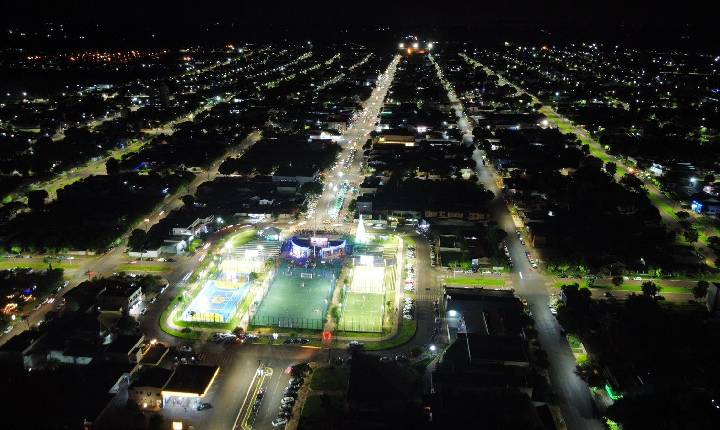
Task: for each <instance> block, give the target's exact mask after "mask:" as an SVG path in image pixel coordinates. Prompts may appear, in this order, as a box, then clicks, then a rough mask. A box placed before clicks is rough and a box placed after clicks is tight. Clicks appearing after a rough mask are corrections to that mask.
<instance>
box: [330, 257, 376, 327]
mask: <svg viewBox="0 0 720 430" xmlns="http://www.w3.org/2000/svg"><path fill="white" fill-rule="evenodd" d="M384 301H385V267H373V266H355V269H354V270H353V279H352V283H351V284H350V291H348V292H347V293H346V296H345V302H344V303H343V309H342V316H341V317H340V324H339V328H340V330H345V331H363V332H375V333H379V332H382V322H383V316H384V315H385V309H384V307H383V302H384Z"/></svg>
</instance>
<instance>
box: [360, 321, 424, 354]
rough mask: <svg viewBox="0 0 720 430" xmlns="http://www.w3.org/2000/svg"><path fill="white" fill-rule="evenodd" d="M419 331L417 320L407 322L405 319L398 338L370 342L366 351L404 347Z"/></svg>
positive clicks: (366, 346) (366, 345)
mask: <svg viewBox="0 0 720 430" xmlns="http://www.w3.org/2000/svg"><path fill="white" fill-rule="evenodd" d="M416 330H417V321H415V320H406V319H404V318H403V320H402V323H401V324H400V330H399V331H398V334H397V336H395V337H393V338H391V339H386V340H381V341H379V342H368V343H366V344H365V350H366V351H380V350H383V349H390V348H395V347H397V346H400V345H404V344H406V343H408V342H409V341H410V339H412V338H413V336H415V331H416Z"/></svg>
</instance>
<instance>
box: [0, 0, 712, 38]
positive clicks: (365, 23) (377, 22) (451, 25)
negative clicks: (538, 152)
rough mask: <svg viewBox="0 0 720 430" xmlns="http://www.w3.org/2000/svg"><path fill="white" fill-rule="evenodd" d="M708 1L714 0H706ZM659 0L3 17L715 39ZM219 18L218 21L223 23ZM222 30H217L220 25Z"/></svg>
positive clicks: (138, 25)
mask: <svg viewBox="0 0 720 430" xmlns="http://www.w3.org/2000/svg"><path fill="white" fill-rule="evenodd" d="M705 4H707V3H705ZM671 6H672V7H670V5H668V6H666V5H664V4H663V3H662V2H653V1H645V0H642V1H620V0H609V1H568V0H560V1H547V0H546V1H542V0H540V1H518V0H503V1H496V2H491V1H482V0H475V1H469V0H466V1H458V0H443V1H425V0H423V1H412V2H411V1H390V0H385V1H377V0H365V1H358V2H348V1H339V0H337V1H327V0H320V1H312V0H310V1H229V0H225V1H220V0H204V1H193V0H176V1H137V0H129V1H121V2H112V1H86V0H63V1H49V0H24V1H14V0H10V1H5V2H3V13H2V14H0V15H1V16H0V23H2V24H4V25H5V26H8V25H21V24H22V25H37V24H38V23H42V22H44V21H50V20H51V21H55V22H65V23H68V24H73V25H76V26H85V27H87V26H88V25H89V24H90V25H93V24H94V25H101V26H102V27H103V30H105V31H106V32H107V33H108V35H109V36H112V37H109V40H113V38H117V36H118V35H125V36H124V37H126V38H127V37H139V36H141V35H142V36H144V35H146V34H147V33H152V34H156V35H157V37H158V38H159V39H161V40H163V41H164V42H169V41H180V39H183V38H186V39H188V41H192V40H193V39H195V40H199V41H202V40H208V39H212V38H213V37H221V38H222V37H228V36H230V37H237V38H243V39H252V38H257V39H271V38H283V37H293V36H300V35H302V36H305V35H307V36H311V37H319V38H322V37H336V34H337V33H338V32H340V33H343V32H345V33H352V34H353V35H355V36H357V37H358V38H360V37H363V36H364V35H363V33H362V29H365V30H367V28H369V27H373V26H375V27H377V26H389V27H391V28H392V31H394V32H403V31H408V32H413V33H420V32H422V33H424V34H428V35H430V36H432V37H435V38H453V37H457V38H458V39H463V38H464V39H467V35H468V34H467V33H464V34H463V33H462V32H460V33H458V29H461V30H462V31H464V32H470V33H472V34H475V35H476V37H473V38H474V39H482V38H483V37H490V38H492V37H503V38H507V37H511V38H514V39H516V40H521V39H524V38H528V39H538V38H549V39H553V38H555V39H558V40H559V41H561V40H562V39H563V38H564V39H573V38H574V39H588V40H591V39H608V40H618V41H623V42H633V41H640V43H649V44H659V45H661V44H663V43H667V42H670V43H672V40H674V39H678V38H682V37H687V35H688V34H691V35H693V38H694V42H695V43H696V44H707V45H710V44H709V43H708V38H711V37H712V34H714V33H713V32H712V31H711V30H712V27H713V20H714V17H715V16H716V15H714V14H713V13H709V11H708V10H707V6H704V5H703V3H702V2H700V1H697V0H690V1H684V2H682V4H681V5H680V4H679V3H677V2H675V3H673V4H672V5H671ZM213 27H214V29H213ZM213 32H214V34H211V33H213Z"/></svg>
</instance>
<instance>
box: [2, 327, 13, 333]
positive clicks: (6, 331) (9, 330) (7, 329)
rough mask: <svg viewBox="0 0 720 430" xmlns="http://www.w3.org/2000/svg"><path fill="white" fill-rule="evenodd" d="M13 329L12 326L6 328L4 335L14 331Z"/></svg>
mask: <svg viewBox="0 0 720 430" xmlns="http://www.w3.org/2000/svg"><path fill="white" fill-rule="evenodd" d="M12 329H13V326H11V325H9V326H7V327H5V330H3V334H8V333H10V332H11V331H12Z"/></svg>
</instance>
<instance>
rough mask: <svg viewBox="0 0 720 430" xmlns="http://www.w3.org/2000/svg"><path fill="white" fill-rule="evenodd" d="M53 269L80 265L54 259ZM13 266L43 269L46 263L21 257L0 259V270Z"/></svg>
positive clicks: (75, 267)
mask: <svg viewBox="0 0 720 430" xmlns="http://www.w3.org/2000/svg"><path fill="white" fill-rule="evenodd" d="M52 267H53V268H54V269H77V268H78V267H80V266H79V265H77V264H74V263H59V262H56V261H53V262H52ZM15 268H24V269H33V270H45V269H47V268H48V263H43V262H42V261H27V260H25V261H23V260H21V259H19V258H18V259H7V260H0V270H9V269H15Z"/></svg>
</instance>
